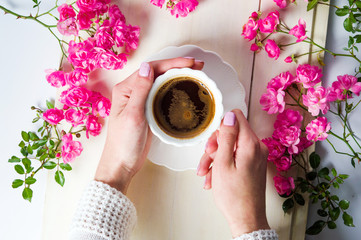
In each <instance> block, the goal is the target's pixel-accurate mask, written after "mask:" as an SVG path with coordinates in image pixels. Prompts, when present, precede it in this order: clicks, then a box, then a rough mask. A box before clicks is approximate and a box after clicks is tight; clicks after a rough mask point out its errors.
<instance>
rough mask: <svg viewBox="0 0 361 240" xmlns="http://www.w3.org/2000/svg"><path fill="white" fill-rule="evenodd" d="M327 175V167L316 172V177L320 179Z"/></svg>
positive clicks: (328, 171)
mask: <svg viewBox="0 0 361 240" xmlns="http://www.w3.org/2000/svg"><path fill="white" fill-rule="evenodd" d="M329 173H330V170H329V169H328V168H327V167H324V168H322V169H321V170H320V171H318V176H319V177H321V178H325V176H328V174H329Z"/></svg>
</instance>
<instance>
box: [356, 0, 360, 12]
mask: <svg viewBox="0 0 361 240" xmlns="http://www.w3.org/2000/svg"><path fill="white" fill-rule="evenodd" d="M355 4H356V6H357V7H358V9H360V10H361V1H356V2H355Z"/></svg>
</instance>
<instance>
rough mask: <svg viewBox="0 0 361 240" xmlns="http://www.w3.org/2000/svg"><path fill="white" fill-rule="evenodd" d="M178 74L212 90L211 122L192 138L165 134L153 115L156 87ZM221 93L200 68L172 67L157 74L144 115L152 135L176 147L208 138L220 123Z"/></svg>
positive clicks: (193, 143)
mask: <svg viewBox="0 0 361 240" xmlns="http://www.w3.org/2000/svg"><path fill="white" fill-rule="evenodd" d="M180 76H188V77H193V78H195V79H197V80H199V81H200V82H202V83H203V84H205V85H206V87H207V88H208V89H209V91H211V92H212V94H213V97H214V102H215V113H214V117H213V119H212V121H211V123H210V124H209V125H208V127H207V128H206V129H205V130H204V131H203V132H201V133H200V134H198V135H196V136H195V137H192V138H175V137H172V136H170V135H168V134H166V133H165V132H164V131H163V130H162V129H161V128H160V127H159V126H158V124H157V122H156V120H155V118H154V115H153V100H154V97H155V94H156V92H157V91H158V89H159V88H160V87H161V86H162V85H163V84H164V83H165V82H167V81H169V80H170V79H173V78H175V77H180ZM222 100H223V98H222V93H221V91H220V90H219V89H218V87H217V85H216V83H215V82H214V81H213V80H212V79H211V78H209V77H208V76H207V75H206V74H205V73H204V72H202V71H200V70H194V69H190V68H173V69H170V70H168V71H167V72H165V73H164V74H162V75H160V76H158V77H157V78H156V79H155V81H154V83H153V86H152V88H151V90H150V92H149V94H148V98H147V101H146V108H145V115H146V118H147V121H148V124H149V127H150V129H151V131H152V133H153V134H154V135H156V136H157V137H158V138H159V139H160V140H161V141H162V142H164V143H167V144H171V145H174V146H177V147H183V146H193V145H196V144H198V143H200V142H202V141H203V140H205V139H208V138H209V137H210V136H211V135H212V133H213V132H214V131H216V130H217V129H218V127H219V125H220V124H221V121H222V116H223V104H222Z"/></svg>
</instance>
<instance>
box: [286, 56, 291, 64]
mask: <svg viewBox="0 0 361 240" xmlns="http://www.w3.org/2000/svg"><path fill="white" fill-rule="evenodd" d="M285 62H286V63H291V62H293V60H292V57H291V56H288V57H286V58H285Z"/></svg>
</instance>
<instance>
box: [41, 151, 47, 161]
mask: <svg viewBox="0 0 361 240" xmlns="http://www.w3.org/2000/svg"><path fill="white" fill-rule="evenodd" d="M48 156H49V155H48V154H47V153H44V154H43V155H41V157H40V158H39V160H40V161H44V160H45V159H46V158H47V157H48Z"/></svg>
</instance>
